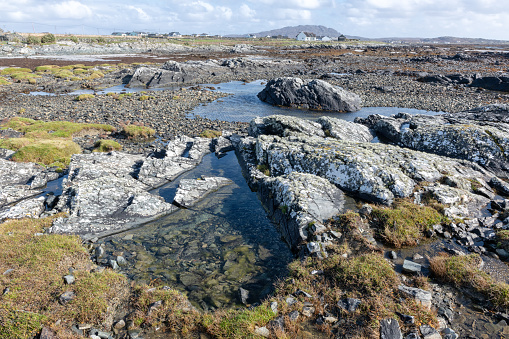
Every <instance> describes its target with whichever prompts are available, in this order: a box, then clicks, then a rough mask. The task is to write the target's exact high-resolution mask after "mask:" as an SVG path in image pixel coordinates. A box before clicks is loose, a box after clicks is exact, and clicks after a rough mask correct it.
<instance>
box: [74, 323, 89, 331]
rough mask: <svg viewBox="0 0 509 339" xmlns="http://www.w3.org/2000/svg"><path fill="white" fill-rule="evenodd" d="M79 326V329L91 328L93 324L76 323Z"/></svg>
mask: <svg viewBox="0 0 509 339" xmlns="http://www.w3.org/2000/svg"><path fill="white" fill-rule="evenodd" d="M76 326H77V327H78V329H80V330H88V329H91V328H92V325H90V324H78V325H76Z"/></svg>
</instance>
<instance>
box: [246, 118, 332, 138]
mask: <svg viewBox="0 0 509 339" xmlns="http://www.w3.org/2000/svg"><path fill="white" fill-rule="evenodd" d="M248 132H249V135H250V136H252V137H257V136H259V135H262V134H264V135H277V136H280V137H287V136H290V135H299V134H303V135H308V136H313V135H314V136H319V137H325V132H324V131H323V130H322V126H321V125H320V124H319V123H317V122H314V121H310V120H304V119H300V118H296V117H292V116H287V115H270V116H268V117H259V118H255V119H253V120H252V121H251V122H250V124H249V130H248Z"/></svg>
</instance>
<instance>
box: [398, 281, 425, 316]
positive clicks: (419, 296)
mask: <svg viewBox="0 0 509 339" xmlns="http://www.w3.org/2000/svg"><path fill="white" fill-rule="evenodd" d="M398 290H400V291H401V292H403V293H404V294H405V295H406V296H408V297H411V298H413V299H415V300H416V301H417V302H419V303H420V304H421V305H423V306H424V307H426V308H427V309H428V310H429V309H430V308H431V297H432V295H431V292H428V291H425V290H421V289H420V288H414V287H408V286H405V285H399V287H398Z"/></svg>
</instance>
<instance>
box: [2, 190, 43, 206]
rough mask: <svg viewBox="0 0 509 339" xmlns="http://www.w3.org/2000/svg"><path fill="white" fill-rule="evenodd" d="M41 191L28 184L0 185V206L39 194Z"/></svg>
mask: <svg viewBox="0 0 509 339" xmlns="http://www.w3.org/2000/svg"><path fill="white" fill-rule="evenodd" d="M41 193H42V191H39V190H32V189H30V186H28V185H9V186H3V187H2V186H0V207H3V206H6V205H11V204H13V203H16V202H18V201H21V200H24V199H27V198H30V197H33V196H36V195H39V194H41Z"/></svg>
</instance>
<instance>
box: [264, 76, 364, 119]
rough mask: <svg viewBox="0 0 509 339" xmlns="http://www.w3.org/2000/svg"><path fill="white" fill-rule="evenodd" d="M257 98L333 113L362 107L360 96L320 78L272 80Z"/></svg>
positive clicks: (279, 104)
mask: <svg viewBox="0 0 509 339" xmlns="http://www.w3.org/2000/svg"><path fill="white" fill-rule="evenodd" d="M258 98H260V100H262V101H264V102H267V103H269V104H272V105H277V106H288V107H302V108H306V109H320V110H327V111H336V112H355V111H358V110H359V109H360V108H361V99H360V97H359V96H358V95H356V94H354V93H350V92H348V91H346V90H344V89H343V88H341V87H337V86H333V85H331V84H329V83H327V82H325V81H323V80H312V81H304V80H302V79H299V78H276V79H272V80H270V81H269V82H268V83H267V85H266V86H265V88H264V89H263V90H262V91H261V92H260V93H258Z"/></svg>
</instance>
